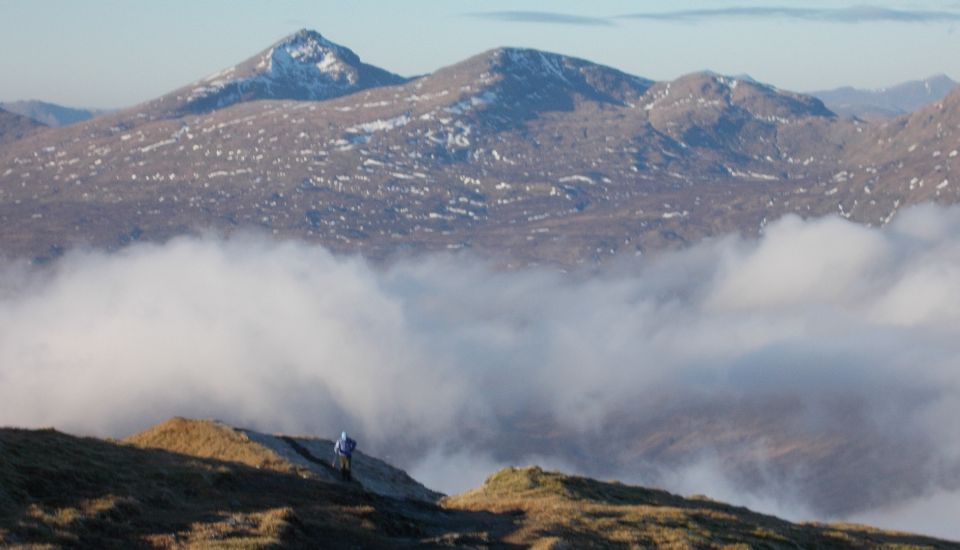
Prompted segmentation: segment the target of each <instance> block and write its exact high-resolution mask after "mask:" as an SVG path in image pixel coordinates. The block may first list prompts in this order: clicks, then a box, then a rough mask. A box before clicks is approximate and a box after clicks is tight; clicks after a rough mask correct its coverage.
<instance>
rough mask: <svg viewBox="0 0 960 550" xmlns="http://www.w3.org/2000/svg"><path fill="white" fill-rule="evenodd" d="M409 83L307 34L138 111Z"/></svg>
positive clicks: (315, 96) (159, 112)
mask: <svg viewBox="0 0 960 550" xmlns="http://www.w3.org/2000/svg"><path fill="white" fill-rule="evenodd" d="M405 80H406V79H404V78H403V77H401V76H398V75H395V74H393V73H390V72H387V71H385V70H383V69H380V68H378V67H374V66H372V65H368V64H366V63H363V62H361V61H360V57H359V56H357V54H355V53H354V52H353V51H352V50H350V49H349V48H345V47H343V46H340V45H339V44H335V43H333V42H331V41H329V40H327V39H326V38H324V37H323V36H322V35H320V33H318V32H316V31H310V30H307V29H303V30H300V31H298V32H296V33H294V34H292V35H290V36H288V37H286V38H284V39H282V40H280V41H279V42H277V43H276V44H274V45H273V46H271V47H269V48H267V49H266V50H264V51H263V52H261V53H259V54H257V55H255V56H253V57H252V58H250V59H248V60H247V61H244V62H242V63H240V64H238V65H235V66H232V67H228V68H226V69H224V70H222V71H220V72H218V73H216V74H213V75H210V76H208V77H207V78H204V79H203V80H200V81H198V82H195V83H193V84H191V85H189V86H187V87H185V88H181V89H179V90H177V91H174V92H172V93H170V94H167V95H165V96H163V97H161V98H159V99H157V100H155V101H152V102H149V103H148V104H147V105H146V106H145V107H141V108H138V109H137V110H138V111H140V112H147V113H148V114H149V115H150V116H151V117H156V116H181V115H186V114H197V113H203V112H208V111H212V110H214V109H222V108H224V107H228V106H230V105H233V104H235V103H239V102H242V101H255V100H259V99H296V100H301V101H307V100H309V101H318V100H323V99H330V98H332V97H338V96H342V95H347V94H351V93H354V92H357V91H360V90H364V89H367V88H372V87H376V86H389V85H394V84H400V83H402V82H404V81H405Z"/></svg>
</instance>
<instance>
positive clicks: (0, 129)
mask: <svg viewBox="0 0 960 550" xmlns="http://www.w3.org/2000/svg"><path fill="white" fill-rule="evenodd" d="M44 128H46V126H44V125H43V124H41V123H39V122H37V121H35V120H33V119H31V118H28V117H25V116H23V115H18V114H16V113H12V112H10V111H7V110H5V109H0V145H3V144H5V143H10V142H13V141H16V140H18V139H21V138H23V137H26V136H28V135H30V134H33V133H35V132H37V131H39V130H42V129H44Z"/></svg>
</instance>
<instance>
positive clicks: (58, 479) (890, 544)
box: [0, 418, 958, 550]
mask: <svg viewBox="0 0 960 550" xmlns="http://www.w3.org/2000/svg"><path fill="white" fill-rule="evenodd" d="M291 441H293V442H294V443H295V444H291ZM320 441H321V440H317V439H314V438H302V437H301V438H291V437H288V436H268V435H265V434H262V433H258V432H251V431H249V430H241V429H238V428H234V427H231V426H229V425H226V424H223V423H221V422H216V421H208V420H191V419H185V418H173V419H170V420H168V421H166V422H164V423H161V424H159V425H157V426H154V427H152V428H149V429H147V430H145V431H143V432H140V433H139V434H136V435H133V436H131V437H130V438H128V440H127V441H126V442H116V441H102V440H97V439H92V438H77V437H73V436H69V435H66V434H62V433H59V432H56V431H54V430H39V431H29V430H18V429H11V428H2V429H0V489H2V490H0V546H4V547H7V546H21V545H22V546H28V547H32V546H37V545H40V546H43V547H50V548H59V547H91V548H92V547H97V548H103V547H131V546H136V547H141V546H142V547H151V548H174V547H178V548H179V547H184V546H187V547H201V548H205V547H211V546H214V547H231V548H263V547H267V546H284V547H296V548H315V547H317V546H318V545H323V547H333V548H361V547H362V548H398V547H399V548H423V547H427V548H436V547H470V548H489V547H498V548H509V547H515V546H519V547H535V548H558V547H576V548H580V547H620V546H634V547H635V546H640V547H683V548H689V547H696V548H707V549H717V550H721V549H730V548H745V547H763V548H798V547H800V548H864V549H865V548H904V547H909V548H957V547H958V545H957V544H956V543H951V542H947V541H942V540H936V539H932V538H928V537H921V536H917V535H910V534H905V533H894V532H887V531H881V530H877V529H873V528H869V527H865V526H858V525H823V524H793V523H789V522H786V521H783V520H780V519H778V518H775V517H772V516H766V515H762V514H757V513H754V512H751V511H750V510H747V509H745V508H740V507H735V506H730V505H727V504H723V503H719V502H715V501H712V500H709V499H707V498H705V497H693V498H683V497H680V496H677V495H672V494H670V493H667V492H665V491H660V490H656V489H646V488H643V487H632V486H627V485H623V484H619V483H606V482H600V481H597V480H593V479H589V478H584V477H577V476H569V475H564V474H561V473H558V472H548V471H544V470H542V469H540V468H538V467H527V468H507V469H504V470H501V471H499V472H496V473H495V474H493V475H492V476H490V478H489V479H487V481H486V482H485V483H484V484H483V485H482V486H481V487H479V488H477V489H475V490H473V491H469V492H467V493H464V494H462V495H459V496H455V497H448V498H445V499H442V500H441V501H440V502H439V503H435V501H436V497H437V496H438V495H437V494H436V493H433V492H424V493H421V494H420V496H417V495H416V494H413V493H410V494H406V495H404V494H393V495H391V494H390V493H389V492H385V491H384V490H383V488H384V487H386V486H387V485H379V486H378V485H377V484H378V483H380V482H382V481H384V479H385V477H384V476H385V475H388V474H389V475H393V474H396V472H399V470H397V469H396V468H394V467H392V466H389V465H387V464H386V463H383V462H381V461H378V460H377V459H374V458H372V457H368V456H366V455H360V456H358V457H357V462H356V469H355V472H354V473H355V475H356V476H357V477H358V478H359V479H361V483H343V482H340V481H338V480H337V479H336V477H334V476H325V475H324V474H323V472H322V471H320V470H316V469H313V468H311V467H310V466H309V464H307V465H306V466H305V465H303V464H302V463H298V462H297V458H296V457H297V456H299V457H300V458H301V459H303V458H304V457H305V456H309V455H311V454H312V453H313V452H315V450H316V449H317V447H316V446H315V445H314V443H317V442H320ZM322 443H323V445H322V446H321V448H326V447H327V444H328V443H329V441H322ZM298 447H299V448H298ZM307 447H310V448H309V449H307ZM316 452H319V450H316ZM309 460H312V459H309ZM309 460H308V461H309ZM318 472H319V473H318ZM361 476H366V477H361ZM398 479H399V478H398ZM407 479H408V481H406V482H404V483H402V484H400V485H395V486H394V487H397V486H402V487H406V488H408V489H412V488H415V487H417V486H419V487H420V488H422V486H420V485H419V484H416V482H415V481H413V480H409V478H407Z"/></svg>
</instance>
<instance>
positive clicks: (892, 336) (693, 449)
mask: <svg viewBox="0 0 960 550" xmlns="http://www.w3.org/2000/svg"><path fill="white" fill-rule="evenodd" d="M958 233H960V208H950V209H943V208H938V207H934V206H924V207H918V208H914V209H911V210H908V211H904V212H902V213H901V215H900V216H899V217H898V219H897V220H895V221H894V223H893V224H891V225H889V226H887V227H885V228H883V229H877V228H868V227H864V226H860V225H856V224H852V223H850V222H847V221H845V220H841V219H837V218H827V219H821V220H813V221H803V220H801V219H799V218H797V217H786V218H784V219H782V220H779V221H777V222H775V223H772V224H770V225H768V227H767V230H766V233H765V235H764V236H763V237H761V238H760V239H759V240H749V239H743V238H740V237H737V236H729V237H725V238H720V239H715V240H712V241H708V242H705V243H702V244H700V245H698V246H695V247H692V248H690V249H687V250H684V251H680V252H671V253H666V254H663V255H661V256H659V257H657V258H655V259H642V260H628V261H625V262H624V263H621V264H616V265H612V266H608V267H606V268H603V269H602V270H599V271H598V272H592V273H573V274H563V273H559V272H556V271H551V270H548V269H526V270H519V271H509V272H505V271H501V270H497V269H495V268H493V267H491V266H489V265H487V264H485V263H484V262H482V261H480V260H477V259H474V258H471V257H469V256H462V255H456V256H433V257H429V258H419V259H417V260H409V261H400V262H398V263H395V264H393V265H390V266H374V265H371V264H369V263H367V262H366V261H364V260H362V259H360V258H353V257H340V256H334V255H332V254H330V253H329V252H327V251H325V250H324V249H322V248H319V247H315V246H311V245H307V244H303V243H298V242H289V241H288V242H277V241H275V240H272V239H269V238H266V237H261V236H256V235H247V236H239V237H233V238H230V239H218V238H213V237H208V238H180V239H175V240H172V241H170V242H168V243H166V244H163V245H154V244H140V245H136V246H132V247H129V248H127V249H124V250H122V251H120V252H116V253H105V252H95V251H76V252H72V253H68V254H67V255H66V256H64V257H62V258H60V259H59V260H57V261H56V262H54V263H53V264H51V265H47V266H39V267H38V266H30V265H26V264H16V263H13V264H11V263H7V264H3V265H2V267H0V424H2V425H18V426H26V427H40V426H56V427H58V428H60V429H63V430H66V431H70V432H74V433H84V434H96V435H109V436H124V435H126V434H128V433H131V432H133V431H136V430H140V429H143V428H145V427H147V426H149V425H151V424H153V423H156V422H158V421H161V420H163V419H165V418H167V417H170V416H173V415H184V416H195V417H214V418H220V419H222V420H225V421H227V422H230V423H234V424H237V425H241V426H244V427H250V428H254V429H260V430H264V431H271V432H275V431H283V432H287V433H304V434H317V435H326V436H328V437H329V436H333V435H336V434H338V433H339V432H340V431H341V430H343V429H346V430H347V431H349V432H350V433H351V434H355V435H356V437H357V438H358V439H359V441H360V444H361V447H362V448H364V449H365V450H368V451H370V452H372V453H374V454H378V455H381V456H385V457H387V458H389V460H391V461H392V462H394V463H396V464H399V465H401V466H403V467H406V468H409V469H411V471H413V472H415V473H416V474H417V475H418V476H420V478H421V479H423V480H425V481H426V482H427V484H428V485H431V486H433V487H434V488H438V489H441V490H445V491H448V492H454V491H459V490H461V489H463V488H464V487H466V486H472V485H474V484H475V483H476V482H477V481H478V480H479V479H481V478H482V477H484V476H485V475H488V474H489V473H491V472H490V471H488V470H489V469H493V468H496V467H499V466H501V465H506V464H517V465H524V464H529V463H532V462H538V463H541V464H545V465H546V466H555V467H559V468H561V469H563V470H566V471H570V472H576V473H581V474H586V475H591V476H594V477H599V478H603V479H611V478H616V479H622V480H625V481H630V482H635V483H644V484H649V485H657V486H661V487H664V488H667V489H670V490H674V491H678V492H682V493H694V492H696V493H706V494H708V495H710V496H714V497H718V498H729V499H731V500H733V501H735V502H738V503H740V504H746V505H751V506H756V507H759V508H761V509H764V510H766V511H771V512H776V513H778V514H783V515H786V516H788V517H791V518H794V519H812V518H821V519H837V518H845V517H870V518H877V519H878V521H881V520H882V521H884V522H885V521H886V519H884V518H895V517H898V516H896V510H897V509H899V507H900V506H901V504H902V505H904V506H909V508H908V510H919V511H921V512H917V513H916V514H915V515H910V514H908V513H907V512H904V515H903V516H899V517H902V518H918V519H917V522H915V523H910V522H909V520H904V521H906V522H907V523H906V524H897V526H898V527H901V528H911V529H914V528H915V529H922V530H925V531H926V532H931V533H935V534H939V535H942V536H952V537H960V530H958V528H957V527H956V526H955V525H953V524H951V523H948V522H946V523H945V522H936V521H935V522H933V523H931V521H930V517H932V516H926V515H925V514H923V513H922V510H924V509H926V508H925V506H928V505H931V504H930V503H938V505H939V504H942V503H943V502H944V501H948V502H949V503H952V504H955V505H956V506H960V502H958V501H957V499H956V496H957V495H958V494H960V433H958V432H957V431H956V430H955V429H954V423H953V419H955V418H956V417H957V415H958V414H960V370H958V368H957V366H958V362H960V341H958V340H957V338H956V334H957V333H958V331H960V308H957V307H956V305H957V304H958V303H960V242H957V240H956V238H955V236H956V235H957V234H958ZM461 474H462V475H461ZM711 493H712V494H711ZM956 506H954V508H953V509H956ZM891 510H893V511H891ZM905 510H907V509H906V508H905ZM920 519H924V521H923V522H920V521H919V520H920ZM891 525H893V523H891Z"/></svg>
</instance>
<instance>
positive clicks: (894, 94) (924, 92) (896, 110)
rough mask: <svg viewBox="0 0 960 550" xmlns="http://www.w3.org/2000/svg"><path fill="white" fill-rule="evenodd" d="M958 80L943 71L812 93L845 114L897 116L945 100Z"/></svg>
mask: <svg viewBox="0 0 960 550" xmlns="http://www.w3.org/2000/svg"><path fill="white" fill-rule="evenodd" d="M956 87H957V82H955V81H954V80H952V79H951V78H950V77H948V76H946V75H943V74H940V75H936V76H931V77H930V78H925V79H923V80H913V81H910V82H904V83H902V84H898V85H896V86H891V87H889V88H881V89H879V90H860V89H856V88H851V87H849V86H848V87H844V88H837V89H834V90H823V91H820V92H812V93H811V95H813V96H815V97H818V98H820V99H821V100H823V102H824V103H826V104H827V106H828V107H829V108H830V109H831V110H833V111H835V112H837V113H840V114H842V115H847V116H857V117H861V118H875V117H879V118H890V117H896V116H900V115H903V114H907V113H912V112H913V111H915V110H917V109H919V108H920V107H923V106H924V105H928V104H930V103H933V102H935V101H939V100H941V99H943V98H944V97H945V96H946V95H947V94H948V93H950V91H951V90H953V89H954V88H956Z"/></svg>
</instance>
